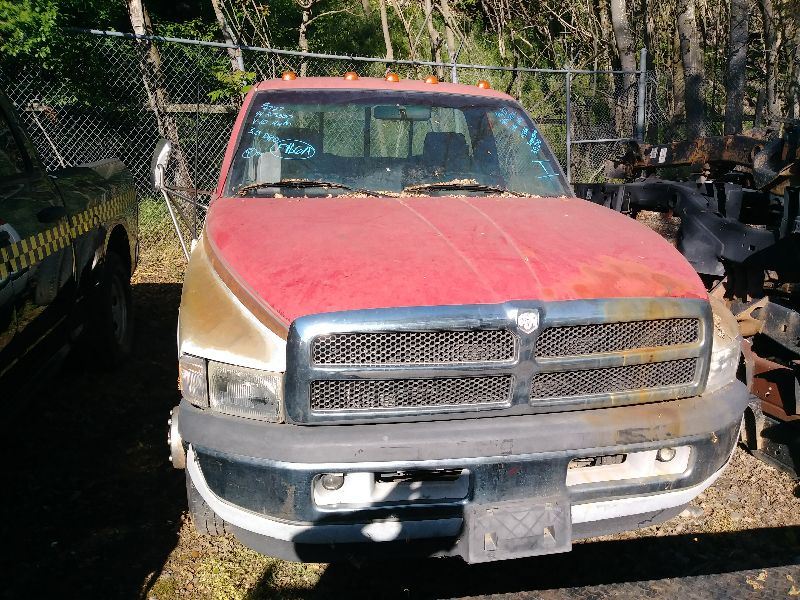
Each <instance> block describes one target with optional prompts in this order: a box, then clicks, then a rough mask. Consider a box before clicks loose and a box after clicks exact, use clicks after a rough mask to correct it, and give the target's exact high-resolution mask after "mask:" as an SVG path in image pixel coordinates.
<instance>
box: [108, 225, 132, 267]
mask: <svg viewBox="0 0 800 600" xmlns="http://www.w3.org/2000/svg"><path fill="white" fill-rule="evenodd" d="M106 252H113V253H114V254H116V255H117V256H119V257H120V259H122V262H123V263H124V264H125V268H126V269H128V274H129V275H130V274H131V245H130V242H129V241H128V232H127V231H125V228H124V227H123V226H122V225H117V226H116V227H114V229H113V230H112V231H111V235H110V236H109V238H108V245H107V246H106Z"/></svg>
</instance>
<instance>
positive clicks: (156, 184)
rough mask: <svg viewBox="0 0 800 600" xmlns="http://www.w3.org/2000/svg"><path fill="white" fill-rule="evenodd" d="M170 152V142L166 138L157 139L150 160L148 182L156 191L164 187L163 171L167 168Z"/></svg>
mask: <svg viewBox="0 0 800 600" xmlns="http://www.w3.org/2000/svg"><path fill="white" fill-rule="evenodd" d="M171 153H172V144H170V143H169V141H168V140H164V139H161V140H158V143H157V144H156V149H155V150H154V151H153V158H152V159H151V161H150V183H152V184H153V188H154V189H156V190H158V191H161V190H163V189H164V173H165V172H166V170H167V164H168V163H169V155H170V154H171Z"/></svg>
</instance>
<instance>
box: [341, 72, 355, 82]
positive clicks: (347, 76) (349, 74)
mask: <svg viewBox="0 0 800 600" xmlns="http://www.w3.org/2000/svg"><path fill="white" fill-rule="evenodd" d="M344 78H345V79H346V80H347V81H355V80H356V79H358V73H356V72H355V71H348V72H347V73H345V74H344Z"/></svg>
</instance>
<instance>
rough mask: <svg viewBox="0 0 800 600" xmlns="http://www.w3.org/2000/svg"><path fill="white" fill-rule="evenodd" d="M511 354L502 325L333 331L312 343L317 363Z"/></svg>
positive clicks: (484, 358) (486, 358)
mask: <svg viewBox="0 0 800 600" xmlns="http://www.w3.org/2000/svg"><path fill="white" fill-rule="evenodd" d="M512 358H514V335H513V334H512V333H511V332H510V331H508V330H505V329H479V330H474V331H395V332H389V333H334V334H330V335H325V336H320V337H318V338H317V339H315V340H314V343H313V345H312V360H313V361H314V363H315V364H318V365H393V364H442V363H474V362H498V361H504V360H510V359H512Z"/></svg>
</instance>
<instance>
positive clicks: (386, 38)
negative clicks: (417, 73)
mask: <svg viewBox="0 0 800 600" xmlns="http://www.w3.org/2000/svg"><path fill="white" fill-rule="evenodd" d="M379 7H380V11H381V30H382V31H383V44H384V45H385V46H386V60H387V61H393V60H394V48H393V47H392V36H391V35H390V33H389V15H387V14H386V0H379Z"/></svg>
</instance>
